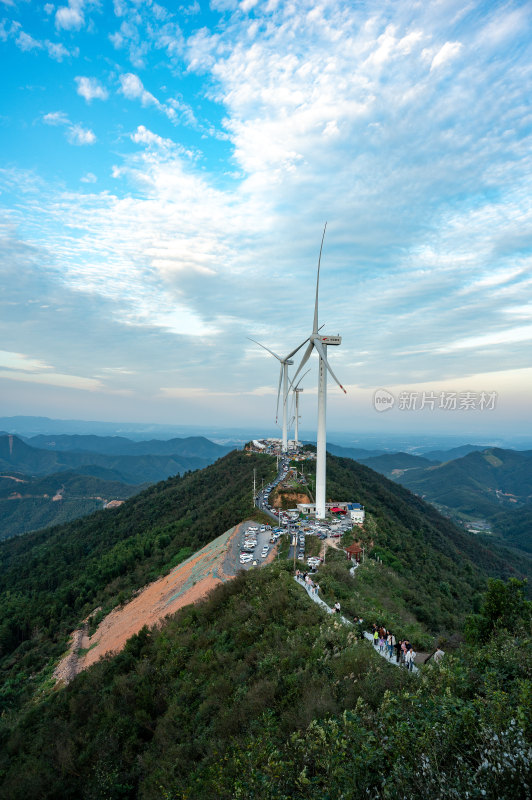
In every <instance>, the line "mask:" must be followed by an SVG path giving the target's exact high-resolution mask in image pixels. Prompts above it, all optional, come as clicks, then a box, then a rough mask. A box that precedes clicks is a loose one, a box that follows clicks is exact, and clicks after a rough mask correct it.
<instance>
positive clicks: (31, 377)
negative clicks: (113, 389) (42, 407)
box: [0, 370, 104, 392]
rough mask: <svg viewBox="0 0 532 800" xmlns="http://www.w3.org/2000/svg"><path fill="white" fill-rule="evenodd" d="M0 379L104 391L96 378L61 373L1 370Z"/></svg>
mask: <svg viewBox="0 0 532 800" xmlns="http://www.w3.org/2000/svg"><path fill="white" fill-rule="evenodd" d="M0 379H3V380H10V381H22V382H24V383H35V384H45V385H47V386H60V387H61V388H63V389H80V390H82V391H88V392H98V391H103V389H104V386H103V384H102V382H101V381H99V380H97V379H95V378H84V377H81V376H80V375H65V374H62V373H59V372H48V373H45V374H41V373H29V372H9V371H6V370H0Z"/></svg>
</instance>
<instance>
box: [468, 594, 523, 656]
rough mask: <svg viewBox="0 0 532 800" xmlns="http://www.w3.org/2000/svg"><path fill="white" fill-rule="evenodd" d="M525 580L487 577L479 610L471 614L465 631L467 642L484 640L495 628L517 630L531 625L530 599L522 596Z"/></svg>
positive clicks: (516, 631) (496, 629) (515, 631)
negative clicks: (477, 612)
mask: <svg viewBox="0 0 532 800" xmlns="http://www.w3.org/2000/svg"><path fill="white" fill-rule="evenodd" d="M525 589H526V581H520V580H517V578H510V580H509V581H508V582H507V583H505V582H504V581H501V580H495V579H493V578H490V579H489V580H488V590H487V592H486V594H485V595H484V602H483V603H482V606H481V608H480V613H479V614H471V615H470V616H469V617H468V618H467V621H466V627H465V633H466V638H467V640H468V641H469V642H471V643H475V642H481V643H484V642H487V641H488V639H489V638H490V637H491V636H492V635H493V634H494V633H496V632H500V631H503V630H505V631H508V633H518V632H519V631H520V630H522V629H523V628H525V627H529V626H530V617H531V610H532V603H530V602H529V601H528V600H526V598H525Z"/></svg>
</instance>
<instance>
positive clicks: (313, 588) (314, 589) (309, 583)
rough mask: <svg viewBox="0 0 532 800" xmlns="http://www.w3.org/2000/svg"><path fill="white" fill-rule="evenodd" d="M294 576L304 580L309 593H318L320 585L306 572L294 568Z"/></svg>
mask: <svg viewBox="0 0 532 800" xmlns="http://www.w3.org/2000/svg"><path fill="white" fill-rule="evenodd" d="M296 578H297V579H298V580H300V581H303V582H304V584H305V589H306V590H307V592H308V593H309V594H319V591H320V585H319V583H314V581H313V580H312V578H311V577H310V575H309V574H308V572H301V571H300V570H296Z"/></svg>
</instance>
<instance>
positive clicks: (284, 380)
mask: <svg viewBox="0 0 532 800" xmlns="http://www.w3.org/2000/svg"><path fill="white" fill-rule="evenodd" d="M248 339H249V340H250V342H255V344H258V345H259V347H262V348H263V349H264V350H267V351H268V353H271V355H272V356H274V357H275V358H276V359H277V361H280V363H281V370H280V372H279V388H278V389H277V411H276V412H275V422H276V423H277V419H278V417H279V397H280V394H281V385H282V386H283V444H282V451H283V453H286V451H287V450H288V403H287V399H288V367H289V366H291V365H292V364H293V363H294V362H293V361H292V356H295V354H296V353H297V351H298V350H301V348H302V347H303V345H304V344H306V343H307V342H308V339H305V341H304V342H301V344H300V345H298V347H296V349H295V350H292V352H291V353H288V355H287V356H286V357H285V358H281V356H278V355H277V353H274V352H273V350H270V348H269V347H266V345H264V344H261V343H260V342H258V341H257V340H256V339H252V338H251V336H248Z"/></svg>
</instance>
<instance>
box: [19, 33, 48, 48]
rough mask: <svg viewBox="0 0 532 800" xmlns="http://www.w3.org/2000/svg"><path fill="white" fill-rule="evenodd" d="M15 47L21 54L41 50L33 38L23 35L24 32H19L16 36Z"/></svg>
mask: <svg viewBox="0 0 532 800" xmlns="http://www.w3.org/2000/svg"><path fill="white" fill-rule="evenodd" d="M16 45H17V47H18V48H19V49H20V50H22V52H23V53H27V52H28V51H29V50H40V49H41V48H42V44H41V43H40V42H38V41H37V40H36V39H34V38H33V36H30V35H29V33H24V31H20V33H19V35H18V36H17V39H16Z"/></svg>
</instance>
